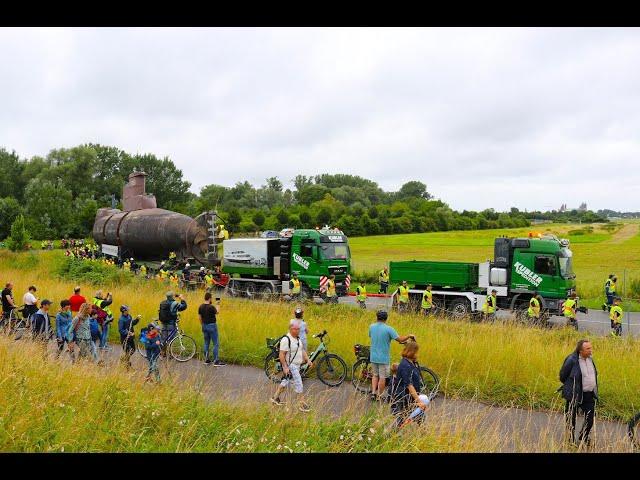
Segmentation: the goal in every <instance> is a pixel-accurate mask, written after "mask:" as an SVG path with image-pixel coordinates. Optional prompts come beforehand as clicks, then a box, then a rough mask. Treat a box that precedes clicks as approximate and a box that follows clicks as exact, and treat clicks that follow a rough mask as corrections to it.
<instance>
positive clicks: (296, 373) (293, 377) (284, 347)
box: [271, 319, 313, 412]
mask: <svg viewBox="0 0 640 480" xmlns="http://www.w3.org/2000/svg"><path fill="white" fill-rule="evenodd" d="M279 359H280V364H281V365H282V370H283V372H284V378H283V379H282V382H280V385H278V389H277V390H276V394H275V395H274V396H273V397H272V398H271V403H274V404H276V405H282V404H283V402H282V401H281V400H280V394H281V393H282V391H283V390H284V389H285V388H287V386H288V385H289V383H291V382H293V391H294V392H296V394H297V395H298V409H299V410H300V411H301V412H308V411H310V410H311V408H310V407H309V405H307V403H306V402H305V401H304V394H303V393H302V392H303V389H302V377H301V376H300V367H301V366H302V364H303V363H306V364H308V368H311V367H312V366H313V363H312V362H311V360H309V356H308V355H307V352H306V351H305V349H304V346H303V345H302V340H301V338H300V321H299V320H297V319H293V320H291V321H290V322H289V333H288V334H286V335H285V336H284V337H282V339H281V340H280V355H279Z"/></svg>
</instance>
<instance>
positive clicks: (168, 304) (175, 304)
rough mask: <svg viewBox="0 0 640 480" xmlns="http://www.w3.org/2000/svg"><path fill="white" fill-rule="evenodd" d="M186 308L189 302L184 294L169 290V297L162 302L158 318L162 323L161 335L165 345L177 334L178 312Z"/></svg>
mask: <svg viewBox="0 0 640 480" xmlns="http://www.w3.org/2000/svg"><path fill="white" fill-rule="evenodd" d="M186 309H187V302H186V301H185V300H184V298H182V295H180V294H175V293H173V292H167V299H166V300H163V301H162V302H160V309H159V311H158V319H159V320H160V324H161V325H162V330H161V337H162V344H163V345H166V344H167V342H168V341H170V340H171V339H172V338H173V337H174V336H175V334H176V322H177V321H178V312H183V311H184V310H186Z"/></svg>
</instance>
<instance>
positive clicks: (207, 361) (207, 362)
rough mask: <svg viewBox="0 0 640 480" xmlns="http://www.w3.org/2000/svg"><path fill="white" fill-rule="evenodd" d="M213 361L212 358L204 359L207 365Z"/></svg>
mask: <svg viewBox="0 0 640 480" xmlns="http://www.w3.org/2000/svg"><path fill="white" fill-rule="evenodd" d="M212 363H213V361H212V360H209V359H208V358H207V359H206V360H205V361H204V364H205V365H210V364H212Z"/></svg>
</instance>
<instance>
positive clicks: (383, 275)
mask: <svg viewBox="0 0 640 480" xmlns="http://www.w3.org/2000/svg"><path fill="white" fill-rule="evenodd" d="M378 283H379V284H380V290H378V293H387V288H389V270H388V269H387V267H384V268H383V269H382V270H380V273H379V274H378Z"/></svg>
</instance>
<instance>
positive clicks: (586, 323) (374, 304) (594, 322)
mask: <svg viewBox="0 0 640 480" xmlns="http://www.w3.org/2000/svg"><path fill="white" fill-rule="evenodd" d="M339 302H340V303H343V304H348V305H354V306H355V305H356V300H355V297H340V299H339ZM389 305H391V299H390V298H383V297H369V298H367V308H368V309H370V310H376V309H377V308H379V307H387V308H388V306H389ZM496 315H497V318H498V319H508V318H512V314H511V313H510V312H508V311H502V310H499V311H498V312H497V314H496ZM577 319H578V330H580V331H589V332H591V333H594V334H597V335H609V334H610V332H611V324H610V321H609V313H608V312H603V311H602V310H593V309H591V310H589V313H588V314H584V313H578V315H577ZM550 323H551V324H552V325H554V326H557V327H562V326H564V325H566V321H565V320H564V318H561V317H552V318H551V319H550ZM629 331H631V334H633V335H640V312H627V313H625V318H624V321H623V324H622V334H623V335H628V334H629Z"/></svg>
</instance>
